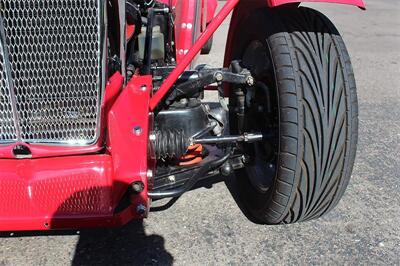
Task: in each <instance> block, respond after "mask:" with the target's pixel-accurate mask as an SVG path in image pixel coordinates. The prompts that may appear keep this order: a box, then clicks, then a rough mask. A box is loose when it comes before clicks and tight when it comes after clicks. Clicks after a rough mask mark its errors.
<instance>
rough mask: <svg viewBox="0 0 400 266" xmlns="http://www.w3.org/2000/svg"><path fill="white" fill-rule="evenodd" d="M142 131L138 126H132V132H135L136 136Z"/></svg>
mask: <svg viewBox="0 0 400 266" xmlns="http://www.w3.org/2000/svg"><path fill="white" fill-rule="evenodd" d="M142 132H143V129H142V128H141V127H140V126H135V127H134V128H133V134H135V135H136V136H140V135H141V134H142Z"/></svg>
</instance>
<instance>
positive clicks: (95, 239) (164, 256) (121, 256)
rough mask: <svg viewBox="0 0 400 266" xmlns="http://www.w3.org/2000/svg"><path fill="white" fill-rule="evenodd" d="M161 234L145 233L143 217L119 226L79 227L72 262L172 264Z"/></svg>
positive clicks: (85, 263)
mask: <svg viewBox="0 0 400 266" xmlns="http://www.w3.org/2000/svg"><path fill="white" fill-rule="evenodd" d="M164 242H165V241H164V238H162V237H161V236H159V235H146V234H145V232H144V227H143V221H133V222H132V223H130V224H128V225H126V226H125V227H123V228H120V229H112V230H104V229H102V230H90V231H82V232H81V236H80V238H79V241H78V243H77V245H76V250H75V256H74V258H73V261H72V265H155V264H157V265H172V263H173V261H174V258H173V257H172V255H171V254H170V253H169V252H168V251H167V250H165V247H164Z"/></svg>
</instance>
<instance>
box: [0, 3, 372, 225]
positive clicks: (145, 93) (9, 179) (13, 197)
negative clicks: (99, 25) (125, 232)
mask: <svg viewBox="0 0 400 266" xmlns="http://www.w3.org/2000/svg"><path fill="white" fill-rule="evenodd" d="M167 1H168V0H167ZM194 1H195V0H186V1H185V2H187V3H186V4H190V2H194ZM247 1H249V2H250V0H247ZM308 1H313V0H308ZM321 1H322V2H335V3H346V4H353V5H356V6H359V7H361V8H365V5H364V3H363V2H362V1H361V0H325V1H324V0H321ZM182 2H183V1H182ZM291 2H298V1H292V0H286V1H285V0H268V1H267V3H268V4H269V5H270V6H277V5H281V4H285V3H291ZM238 3H239V0H227V2H226V3H225V5H224V6H223V7H222V9H221V10H220V12H219V13H218V14H217V15H216V16H215V17H214V19H213V20H212V21H211V22H210V23H209V25H208V27H207V28H206V29H205V30H204V31H203V32H202V34H201V35H200V36H199V38H198V39H197V41H196V42H194V43H193V44H192V40H190V44H191V45H190V46H187V45H188V42H189V40H188V39H187V38H184V39H183V40H184V41H182V43H179V44H177V49H181V48H182V47H188V48H189V47H190V48H189V49H188V52H187V53H186V54H185V55H184V56H182V57H181V58H180V61H179V62H178V64H177V66H176V68H175V69H174V70H173V71H172V73H171V74H170V75H169V76H168V78H167V79H166V80H165V81H164V83H163V84H162V86H161V87H160V88H159V90H158V91H157V92H156V93H155V94H154V95H153V96H152V97H151V95H150V92H151V89H152V77H151V76H134V77H133V78H132V79H131V80H130V82H129V83H128V84H127V86H126V87H125V88H122V84H123V77H122V76H121V74H119V73H116V74H115V75H114V76H113V77H111V78H110V80H109V82H108V85H107V93H106V95H105V99H104V106H103V108H104V110H105V111H104V114H105V118H107V119H105V120H106V123H103V124H104V126H105V128H104V132H107V134H103V137H104V138H106V144H107V145H106V148H105V149H103V150H100V149H101V148H103V147H100V146H98V147H96V148H93V150H92V148H90V150H86V151H85V152H88V153H92V154H91V155H76V153H80V152H82V150H73V148H71V150H68V149H61V150H58V149H57V148H54V147H42V148H44V149H46V150H45V152H46V154H48V155H49V154H50V155H51V156H50V157H45V158H43V157H42V156H41V155H43V154H44V153H43V154H42V153H41V152H44V151H41V150H40V147H36V146H33V145H32V146H31V147H30V148H31V149H32V151H33V153H34V154H33V155H34V156H33V157H34V158H32V159H23V160H17V159H10V158H11V157H10V154H8V153H7V152H6V150H9V147H8V148H7V147H1V148H0V158H3V159H1V160H0V169H1V171H0V231H18V230H24V231H27V230H51V229H78V228H86V227H113V226H122V225H124V224H126V223H127V222H129V221H130V220H132V219H139V218H143V217H145V216H146V215H147V214H146V213H144V214H141V213H138V212H137V207H138V206H142V207H144V208H146V210H148V209H149V199H148V196H147V192H148V189H149V186H151V184H148V173H149V169H150V170H152V169H154V168H155V159H154V151H153V148H152V146H151V143H150V142H149V131H150V129H151V128H152V115H151V112H152V111H153V110H154V109H155V108H156V107H157V105H158V104H159V103H160V102H161V101H162V99H163V97H164V96H165V95H166V93H167V92H168V91H169V90H170V88H171V87H172V85H173V84H174V83H175V82H176V80H177V79H178V78H179V76H180V75H181V74H182V73H183V71H185V69H187V67H188V66H189V64H190V63H191V62H192V61H193V59H194V58H195V57H196V56H197V55H198V54H199V52H200V50H201V48H202V47H203V46H204V45H205V43H206V42H207V40H208V39H209V38H210V37H211V36H212V35H213V34H214V32H215V31H216V29H217V28H218V27H219V26H220V25H221V23H222V22H223V20H224V19H225V18H226V17H227V16H228V14H229V13H230V12H231V11H232V10H233V9H234V8H235V7H236V6H237V4H238ZM264 3H265V2H264ZM185 14H186V15H185ZM180 15H181V20H182V21H185V19H186V20H190V19H193V18H190V15H189V14H188V13H182V14H180ZM185 16H186V17H185ZM234 16H235V14H234ZM233 21H236V20H235V17H234V18H233ZM233 26H234V24H233ZM231 27H232V24H231ZM231 32H232V31H231ZM228 40H229V39H228ZM186 42H187V43H186ZM227 54H228V55H229V41H228V45H227ZM226 58H227V57H226ZM106 129H107V130H106ZM53 149H54V150H53ZM49 151H53V153H48V152H49ZM93 152H95V153H93ZM96 152H97V153H96ZM60 155H63V156H62V157H61V156H60ZM65 155H69V156H65ZM72 155H74V156H72ZM4 158H8V159H4ZM139 181H140V182H142V183H143V184H144V190H143V191H142V192H140V193H138V194H136V195H134V196H131V197H130V204H129V205H128V206H125V207H124V208H118V207H119V204H120V202H121V200H122V199H123V197H124V195H126V192H127V191H128V189H129V187H130V185H131V184H132V183H133V182H139Z"/></svg>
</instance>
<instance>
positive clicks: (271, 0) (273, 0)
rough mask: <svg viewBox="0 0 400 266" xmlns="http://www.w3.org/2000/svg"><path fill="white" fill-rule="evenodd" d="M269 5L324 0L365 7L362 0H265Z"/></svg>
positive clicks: (323, 0) (320, 0)
mask: <svg viewBox="0 0 400 266" xmlns="http://www.w3.org/2000/svg"><path fill="white" fill-rule="evenodd" d="M267 2H268V5H269V6H270V7H276V6H280V5H284V4H290V3H300V2H325V3H336V4H345V5H353V6H358V7H359V8H361V9H365V3H364V1H363V0H267Z"/></svg>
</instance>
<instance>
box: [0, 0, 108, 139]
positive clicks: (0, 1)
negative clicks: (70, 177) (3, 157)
mask: <svg viewBox="0 0 400 266" xmlns="http://www.w3.org/2000/svg"><path fill="white" fill-rule="evenodd" d="M102 2H103V1H102V0H0V16H1V17H0V35H1V36H0V37H1V38H0V39H1V44H0V46H1V47H0V57H1V58H0V68H1V69H0V79H1V80H0V101H1V102H0V143H5V142H14V141H23V142H28V143H43V144H71V145H89V144H93V143H94V142H96V141H97V139H98V137H99V136H98V135H99V127H100V125H99V123H100V113H101V111H100V107H101V98H102V94H103V87H104V84H103V83H104V82H103V74H102V69H103V67H102V65H103V57H104V53H103V41H102V38H103V37H104V34H103V32H102V31H103V30H104V27H103V15H104V14H103V11H104V10H103V5H102V4H101V3H102Z"/></svg>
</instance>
